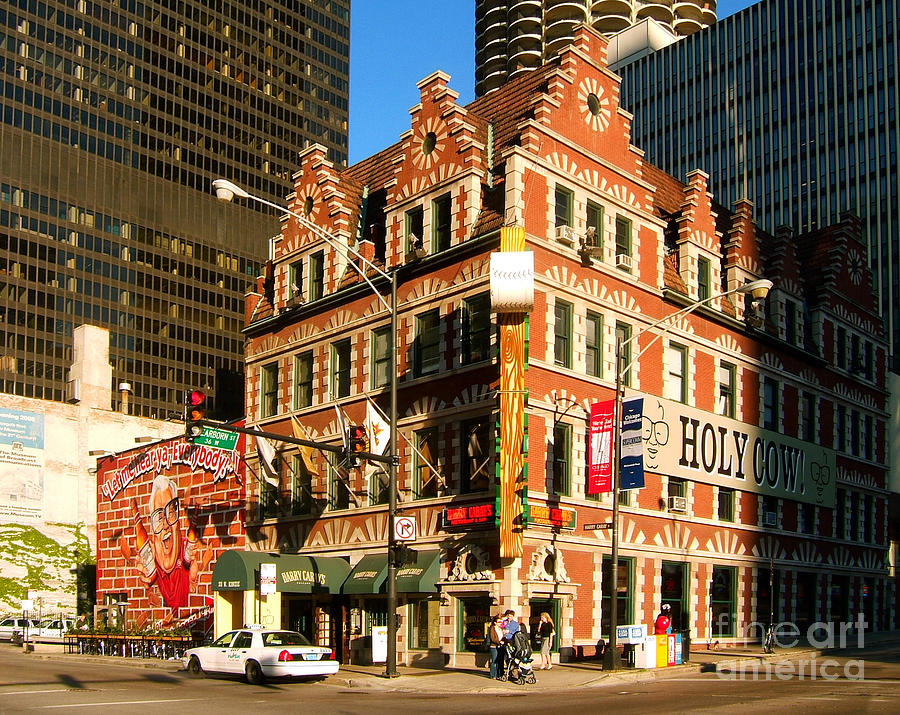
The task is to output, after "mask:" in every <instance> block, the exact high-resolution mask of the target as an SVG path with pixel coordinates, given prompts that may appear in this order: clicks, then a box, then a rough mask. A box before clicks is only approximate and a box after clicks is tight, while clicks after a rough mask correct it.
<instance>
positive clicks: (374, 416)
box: [366, 399, 391, 454]
mask: <svg viewBox="0 0 900 715" xmlns="http://www.w3.org/2000/svg"><path fill="white" fill-rule="evenodd" d="M366 432H367V433H368V435H369V451H370V452H371V453H372V454H384V452H385V450H386V449H387V448H388V441H389V440H390V436H391V426H390V425H389V424H388V423H387V421H386V420H385V419H384V418H383V417H382V416H381V415H380V414H379V413H378V410H377V409H376V407H375V405H374V404H372V401H371V400H368V399H367V400H366Z"/></svg>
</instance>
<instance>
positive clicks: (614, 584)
mask: <svg viewBox="0 0 900 715" xmlns="http://www.w3.org/2000/svg"><path fill="white" fill-rule="evenodd" d="M771 287H772V281H770V280H767V279H765V278H760V279H759V280H755V281H751V282H750V283H745V284H744V285H742V286H740V287H738V288H734V289H733V290H729V291H725V292H724V293H716V294H715V295H712V296H709V297H708V298H704V299H702V300H698V301H695V302H693V303H691V304H690V305H688V306H687V307H685V308H682V309H681V310H678V311H676V312H674V313H670V314H669V315H667V316H665V317H663V318H660V319H659V320H657V321H656V322H654V323H651V324H650V325H648V326H647V327H646V328H644V329H643V330H641V331H640V332H639V333H637V334H636V335H633V336H632V337H630V338H629V339H628V340H626V341H623V340H622V339H621V338H620V337H617V338H616V398H615V403H614V408H613V469H612V477H613V479H612V487H613V488H612V500H613V513H612V527H611V529H610V531H611V534H610V540H611V542H612V543H611V547H610V560H611V562H612V563H611V564H610V574H609V580H610V583H609V642H608V643H607V646H606V650H605V651H604V654H603V669H604V670H617V669H619V668H620V667H621V666H622V661H621V658H620V657H619V649H618V644H617V638H616V635H617V634H616V629H617V626H618V625H619V624H618V616H619V614H618V595H619V488H620V485H621V459H620V455H621V447H622V445H621V441H622V403H623V398H624V397H625V387H624V384H623V383H624V381H625V375H627V374H628V371H629V370H630V369H631V366H632V365H634V364H635V363H636V362H637V361H638V360H640V359H641V356H642V355H643V354H644V353H645V352H647V350H649V349H650V348H651V347H652V346H653V345H654V344H655V343H656V341H657V340H659V339H660V338H661V337H662V336H663V335H665V334H666V333H668V332H669V329H670V328H671V327H672V325H674V323H670V324H669V325H667V326H665V327H664V328H663V329H662V330H660V331H659V332H658V333H657V334H656V335H654V336H653V340H651V341H650V342H649V343H647V345H645V346H644V347H643V348H642V349H641V350H640V351H639V352H638V354H637V355H635V356H634V357H633V358H632V359H631V360H629V362H628V364H626V365H624V366H623V365H622V362H623V360H624V357H625V356H624V354H623V350H624V348H625V347H626V346H627V345H630V344H631V343H633V342H635V341H636V340H637V339H638V338H639V337H641V336H642V335H643V334H644V333H645V332H647V331H648V330H652V329H654V328H658V327H660V325H662V324H663V323H665V322H666V321H674V320H676V319H678V318H683V317H684V316H686V315H688V314H689V313H692V312H694V311H695V310H696V309H697V308H699V307H701V306H703V305H706V304H707V303H710V302H712V301H714V300H716V299H717V298H724V297H726V296H729V295H734V294H737V293H742V294H747V293H749V294H751V295H752V296H753V300H754V301H762V300H764V299H765V297H766V296H767V295H768V293H769V289H770V288H771Z"/></svg>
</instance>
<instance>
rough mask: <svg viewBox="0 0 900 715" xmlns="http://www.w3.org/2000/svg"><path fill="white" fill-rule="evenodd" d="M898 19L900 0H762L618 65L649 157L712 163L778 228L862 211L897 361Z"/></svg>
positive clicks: (724, 189)
mask: <svg viewBox="0 0 900 715" xmlns="http://www.w3.org/2000/svg"><path fill="white" fill-rule="evenodd" d="M898 18H900V2H898V0H854V1H852V2H851V1H850V0H763V1H762V2H759V3H757V4H755V5H751V6H750V7H748V8H746V9H745V10H743V11H741V12H739V13H737V14H736V15H732V16H731V17H727V18H724V19H722V20H720V21H719V22H717V23H716V24H715V25H713V26H712V27H710V28H708V29H706V30H703V31H701V32H698V33H696V34H694V35H691V36H690V37H688V38H686V39H684V40H682V41H680V42H677V43H675V44H672V45H670V46H668V47H666V48H664V49H662V50H659V51H658V52H656V53H654V54H651V55H649V56H645V57H643V58H641V59H639V60H636V61H634V62H632V63H630V64H627V65H625V66H620V67H618V68H614V69H615V71H616V72H618V73H619V74H620V75H621V76H622V78H623V83H622V105H623V106H624V107H626V108H627V109H628V110H629V111H631V112H633V113H634V121H633V122H632V126H631V131H632V142H634V144H635V145H637V146H639V147H641V148H642V149H644V150H645V151H646V154H647V159H648V161H650V162H653V163H655V164H657V165H659V166H661V167H662V168H664V169H665V170H666V171H668V172H670V173H671V174H673V175H674V176H684V175H685V173H686V172H687V171H688V170H690V169H694V168H700V169H703V170H704V171H706V172H708V173H709V174H710V179H709V184H710V188H711V189H712V190H713V191H714V192H715V193H716V198H717V199H718V200H719V201H721V202H722V203H723V204H725V205H726V206H728V205H733V202H734V201H735V199H738V198H741V197H744V196H746V197H748V198H749V199H750V200H751V201H752V202H753V204H754V207H755V208H754V215H755V218H756V219H757V221H758V222H759V223H760V224H761V225H762V227H763V228H765V229H767V230H769V231H774V229H775V228H776V227H777V226H778V225H781V224H784V225H789V226H794V227H796V228H797V229H798V230H801V231H808V230H811V229H815V228H820V227H822V226H826V225H829V224H833V223H835V222H837V220H838V217H839V216H840V214H841V212H843V211H851V212H853V213H855V214H856V215H857V216H859V217H860V218H861V219H862V221H863V223H864V226H865V233H866V237H867V240H868V245H869V257H868V260H869V262H870V264H871V265H872V267H873V272H874V275H875V277H876V281H877V283H878V285H877V286H876V287H877V290H878V293H879V294H880V299H881V310H882V314H883V316H884V321H885V327H886V329H887V330H888V334H889V337H890V341H891V345H892V352H893V360H892V363H893V369H894V371H898V370H900V222H898V220H897V215H898V210H900V196H898V174H897V139H898V135H900V119H898V113H897V109H898V108H897V103H898V101H900V74H898V62H900V58H898V52H900V43H898V23H900V20H898ZM848 329H849V326H848ZM848 350H849V348H848ZM852 357H853V356H851V358H852ZM844 364H845V366H847V367H851V366H856V365H858V364H859V361H858V360H856V359H852V360H851V359H850V358H848V359H847V360H845V361H844Z"/></svg>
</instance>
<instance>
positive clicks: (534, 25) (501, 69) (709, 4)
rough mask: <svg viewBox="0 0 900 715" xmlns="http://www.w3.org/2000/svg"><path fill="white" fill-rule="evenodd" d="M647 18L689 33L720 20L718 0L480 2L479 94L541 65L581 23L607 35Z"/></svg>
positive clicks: (477, 44) (477, 11) (678, 32)
mask: <svg viewBox="0 0 900 715" xmlns="http://www.w3.org/2000/svg"><path fill="white" fill-rule="evenodd" d="M647 18H652V19H653V20H656V21H657V22H658V23H659V24H660V25H662V26H663V27H665V28H666V29H667V30H669V31H670V32H671V33H673V34H675V35H677V36H683V35H689V34H691V33H693V32H697V30H700V29H701V28H703V27H707V26H708V25H711V24H712V23H714V22H715V21H716V0H505V1H504V0H476V1H475V94H476V95H477V96H479V97H480V96H481V95H483V94H486V93H487V92H490V91H491V90H492V89H497V87H499V86H500V85H501V84H503V83H504V82H505V81H506V80H507V79H509V78H510V77H514V76H515V75H516V74H518V73H519V72H524V71H527V70H530V69H534V68H535V67H539V66H540V65H541V64H542V63H543V62H544V61H546V60H547V59H549V58H550V57H553V56H554V55H556V54H558V53H559V50H560V49H561V48H563V47H565V46H566V45H568V44H571V42H572V39H573V38H574V37H575V28H576V27H578V25H580V24H582V23H588V24H589V25H591V26H592V27H593V28H594V29H596V30H599V31H600V32H602V33H604V34H607V35H608V34H612V33H615V32H619V31H620V30H624V29H625V28H626V27H631V26H632V25H635V24H637V23H639V22H641V21H642V20H645V19H647Z"/></svg>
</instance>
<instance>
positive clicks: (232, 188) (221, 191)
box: [212, 179, 391, 311]
mask: <svg viewBox="0 0 900 715" xmlns="http://www.w3.org/2000/svg"><path fill="white" fill-rule="evenodd" d="M212 185H213V188H214V189H215V191H216V198H217V199H219V201H224V202H226V203H230V202H231V200H232V199H233V198H234V197H235V196H237V197H238V198H241V199H251V200H252V201H256V202H257V203H260V204H263V205H264V206H270V207H271V208H273V209H275V210H276V211H283V212H284V213H286V214H288V215H289V216H293V217H294V218H295V219H297V221H298V222H299V223H300V225H301V226H303V227H304V228H306V229H308V230H310V231H312V232H313V233H314V234H315V235H316V236H318V237H319V238H321V239H322V240H323V241H325V242H326V243H327V244H328V245H329V246H331V247H332V248H333V249H334V250H336V251H342V252H343V253H344V254H345V255H347V254H352V255H354V256H356V257H357V258H360V259H362V261H363V263H364V264H365V265H366V266H368V267H369V268H371V269H372V270H374V271H375V272H376V273H377V274H378V275H379V276H381V277H382V278H387V279H388V280H390V279H391V277H390V276H389V275H388V274H387V273H386V272H385V271H383V270H382V269H381V268H379V267H378V266H376V265H375V264H374V263H372V261H370V260H369V259H368V258H366V257H365V256H364V255H362V254H361V253H359V251H356V250H354V249H352V248H350V246H344V245H341V244H339V243H337V242H336V238H335V237H334V236H332V235H331V234H330V233H328V232H327V231H326V230H325V229H323V228H320V227H319V226H317V225H316V224H314V223H313V222H312V221H310V220H309V219H308V218H306V217H305V216H301V215H300V214H298V213H296V212H295V211H291V210H290V209H289V208H286V207H284V206H279V205H278V204H276V203H273V202H272V201H269V200H268V199H264V198H262V197H261V196H254V195H253V194H250V193H248V192H247V191H245V190H244V189H242V188H241V187H240V186H238V185H237V184H234V183H232V182H231V181H228V179H215V180H214V181H213V182H212ZM350 265H351V266H353V268H354V269H355V270H356V272H357V273H359V275H360V276H362V279H363V280H364V281H365V282H366V283H368V284H369V288H371V289H372V291H373V292H374V293H375V295H376V296H378V300H379V301H381V304H382V305H383V306H384V308H385V310H388V311H390V310H391V307H390V306H389V305H388V303H387V301H386V300H385V299H384V298H383V297H382V295H381V293H380V292H379V291H378V290H377V289H376V288H375V286H374V285H372V281H370V280H369V277H368V276H367V275H366V272H365V271H364V270H362V269H361V268H360V267H359V266H357V265H356V264H355V263H354V262H353V261H350Z"/></svg>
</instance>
